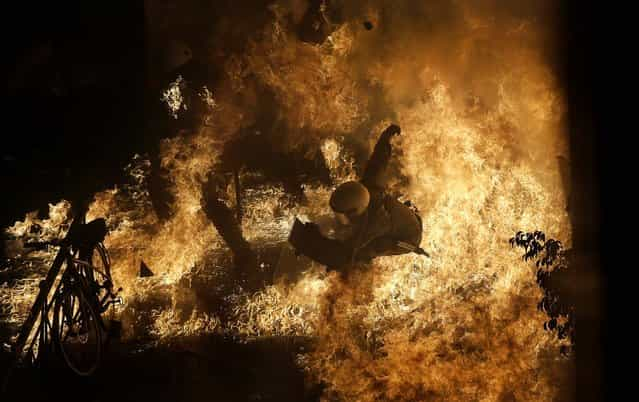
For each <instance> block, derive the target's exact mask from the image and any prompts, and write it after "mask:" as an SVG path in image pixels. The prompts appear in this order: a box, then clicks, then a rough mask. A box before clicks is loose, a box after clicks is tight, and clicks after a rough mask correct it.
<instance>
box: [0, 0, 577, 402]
mask: <svg viewBox="0 0 639 402" xmlns="http://www.w3.org/2000/svg"><path fill="white" fill-rule="evenodd" d="M293 3H294V2H285V1H282V2H278V3H276V5H275V6H273V7H272V19H271V21H270V22H269V23H268V24H267V25H266V26H264V28H263V31H262V35H260V36H259V38H256V39H254V40H253V41H251V42H250V45H249V46H248V48H247V50H246V52H245V53H243V54H236V55H234V56H233V57H231V58H229V59H228V61H227V63H226V66H225V68H226V73H227V76H226V79H224V80H222V83H221V84H220V86H219V87H218V88H213V89H212V90H211V91H209V90H208V89H206V94H207V99H208V100H209V101H207V103H208V104H209V105H211V107H210V109H209V112H208V114H207V115H206V116H202V122H203V124H202V126H201V127H200V128H199V130H198V131H197V132H196V133H194V134H192V135H188V136H178V137H176V138H173V139H166V140H164V141H163V143H162V147H161V161H162V166H163V167H165V168H166V169H167V170H168V172H169V178H170V180H171V185H172V188H171V190H172V193H173V195H174V196H175V203H174V204H173V205H172V215H171V218H170V219H169V220H167V221H164V222H161V221H160V220H159V219H158V218H157V217H156V216H155V213H154V211H153V209H152V207H151V204H150V201H149V195H148V192H146V190H145V180H146V176H145V175H146V174H148V172H147V171H146V170H145V166H147V164H148V162H146V161H145V160H144V159H143V158H141V157H136V158H135V160H134V161H133V162H132V164H131V166H130V167H129V169H128V172H129V174H130V175H131V177H132V178H133V179H132V183H133V184H132V185H131V186H130V188H124V189H123V188H116V189H113V190H110V191H105V192H103V193H99V194H96V195H95V200H94V202H93V204H92V205H91V208H90V212H89V216H88V217H87V218H88V219H92V218H96V217H101V216H104V217H106V218H107V219H108V223H109V226H110V227H111V228H112V230H111V232H110V234H109V236H108V237H107V239H106V246H107V248H108V249H109V251H110V253H111V257H112V260H113V264H114V266H113V268H112V272H113V275H114V281H115V283H116V284H117V286H122V287H123V288H124V292H123V296H124V299H125V301H126V304H125V305H124V306H122V307H121V310H120V311H119V314H120V316H121V318H122V320H123V321H124V325H125V336H128V337H129V338H135V337H139V336H141V335H142V334H144V335H145V336H148V335H151V336H153V337H155V339H157V340H158V341H162V340H166V339H171V338H173V337H181V336H186V335H199V334H205V333H212V332H228V333H232V334H234V335H236V336H240V337H245V338H247V339H249V338H252V337H260V336H271V335H283V336H284V335H285V336H288V335H300V336H309V337H312V338H314V339H315V340H316V347H315V348H314V349H313V350H312V351H307V352H306V353H307V354H306V355H303V356H300V359H299V361H300V364H301V365H303V366H304V368H305V369H306V370H307V372H308V373H309V378H311V379H312V380H322V381H324V382H325V383H326V384H327V385H328V389H327V391H326V395H325V396H326V398H327V400H332V399H330V398H331V397H333V396H335V397H337V398H341V400H357V401H379V400H398V401H399V400H401V401H415V400H442V401H468V400H477V401H479V400H481V401H500V400H510V399H508V398H514V399H512V400H535V401H542V400H548V401H549V400H553V398H554V397H555V396H556V395H558V393H559V392H560V391H561V389H560V387H561V379H562V378H563V375H564V372H563V371H562V370H565V368H564V366H563V365H564V364H566V363H565V361H563V360H562V359H561V358H560V357H559V356H560V355H559V353H558V349H559V346H560V343H561V342H562V341H559V340H557V339H555V338H554V337H553V336H552V335H551V334H549V333H547V332H545V331H544V330H543V322H544V315H543V313H541V312H539V311H537V309H536V304H537V302H538V300H539V299H540V297H541V292H540V290H539V289H538V287H537V285H536V283H535V277H534V271H535V270H534V267H531V266H529V265H528V264H526V263H525V262H523V261H521V260H520V258H519V255H518V252H517V251H516V250H512V249H511V248H510V247H509V246H508V238H509V237H511V236H512V235H514V233H516V232H517V231H518V230H535V229H540V230H543V231H545V232H546V233H547V235H548V236H549V237H552V238H557V239H561V240H562V242H563V243H564V244H566V245H567V246H569V245H570V240H571V229H570V223H569V219H568V215H567V213H566V211H565V207H566V194H565V193H564V189H563V188H562V181H561V180H562V178H561V175H560V169H559V164H558V159H557V157H559V156H561V157H563V158H566V159H569V155H568V147H567V138H566V133H565V130H564V127H563V125H562V118H563V115H564V104H563V95H562V91H561V87H560V85H559V83H558V82H557V78H556V77H555V75H554V73H553V71H552V68H551V60H548V59H547V55H546V54H545V53H544V44H545V43H546V42H545V41H548V40H549V39H548V34H547V32H545V28H544V27H542V26H537V25H535V22H534V21H532V20H527V19H524V18H519V17H514V16H511V17H505V16H502V15H501V14H499V15H498V16H497V17H495V18H493V17H491V15H489V14H488V12H487V11H486V10H483V9H481V8H480V7H478V6H475V5H474V3H473V2H462V3H461V4H459V5H458V9H456V13H457V14H456V15H455V17H454V19H453V20H451V21H450V24H449V25H445V26H444V25H438V24H437V23H434V25H433V26H432V27H431V28H429V29H426V28H423V27H421V25H419V23H420V21H416V18H417V17H416V16H413V17H411V16H408V15H406V13H407V12H408V11H407V7H400V6H398V7H397V9H396V10H397V11H393V12H391V11H389V10H391V9H390V8H389V7H388V5H384V4H383V2H379V1H372V2H369V3H367V5H366V8H365V10H364V11H363V12H365V13H367V15H368V16H369V20H371V21H374V26H375V27H377V26H378V25H381V24H387V25H388V26H391V27H392V28H387V29H377V28H375V29H373V30H366V29H364V28H362V26H361V21H360V20H359V16H358V15H357V13H355V12H354V11H352V10H351V12H352V15H351V14H348V13H347V21H346V22H344V23H343V24H341V25H339V26H337V27H335V30H334V31H333V33H332V34H331V35H330V36H329V37H328V39H327V40H326V41H325V42H324V43H323V44H321V45H314V44H309V43H304V42H301V41H300V40H299V39H297V38H296V37H295V35H294V34H293V33H292V32H290V27H289V26H288V24H289V22H288V20H287V16H288V15H289V14H290V13H291V9H290V8H289V5H290V4H293ZM400 3H401V5H403V6H406V4H405V3H406V2H399V3H398V4H400ZM416 7H417V9H418V12H417V14H418V15H423V13H427V12H429V9H428V6H424V7H426V9H425V10H422V9H420V7H419V6H416ZM381 11H384V12H383V13H382V12H381ZM349 15H350V17H349ZM451 18H452V17H451ZM249 73H251V74H249ZM252 80H257V81H258V82H259V84H260V85H266V86H267V87H268V88H269V89H271V90H272V91H273V92H274V94H275V96H276V99H277V100H278V102H280V104H281V107H282V111H281V116H282V119H283V121H284V122H285V126H286V127H287V130H288V131H287V133H286V138H287V140H288V141H287V143H286V147H288V148H289V149H291V150H296V149H300V148H301V146H303V145H304V146H309V145H310V146H312V147H315V148H317V149H319V150H321V152H322V154H323V155H324V158H325V160H326V165H327V166H328V167H329V168H330V170H331V176H332V177H333V179H334V181H335V183H336V184H338V183H341V182H343V181H346V180H349V179H352V178H353V177H355V175H356V174H355V168H354V166H355V165H356V163H355V156H354V154H355V151H354V150H353V149H350V148H349V145H348V144H352V143H358V144H363V145H365V146H367V147H368V148H369V149H371V148H372V146H373V144H374V143H375V141H376V139H377V136H378V134H379V133H380V132H381V130H382V129H383V128H384V127H385V126H386V125H388V124H389V123H390V122H391V121H394V122H397V123H398V124H399V125H400V126H401V127H402V135H401V136H400V137H399V138H398V142H396V143H395V149H396V150H397V151H396V152H395V154H394V156H393V162H392V163H393V166H391V169H392V171H394V172H395V173H396V175H397V177H400V176H403V177H405V178H407V180H395V181H393V182H392V183H391V190H392V191H395V192H397V193H400V194H403V196H404V198H405V199H411V200H412V201H413V202H414V204H416V205H417V206H418V207H419V209H420V211H421V213H422V217H423V222H424V234H423V241H422V247H423V248H424V249H426V250H428V252H429V253H430V254H431V258H426V257H423V256H417V255H412V254H411V255H404V256H398V257H384V258H379V259H377V260H375V262H374V264H372V266H370V267H366V268H365V269H361V270H359V271H357V272H356V273H353V274H352V275H350V276H349V277H347V278H346V277H341V276H340V275H338V274H336V273H327V272H326V271H325V269H324V268H323V267H320V266H317V265H315V264H311V263H308V261H307V262H305V263H304V264H306V265H305V267H306V268H307V269H306V270H305V272H304V273H303V274H302V275H301V276H300V277H299V278H298V280H297V282H295V283H293V284H290V285H288V286H284V285H282V284H276V285H273V286H269V287H267V288H266V289H264V290H262V291H260V292H258V293H256V294H254V295H252V296H250V297H246V296H242V297H240V296H238V298H237V300H236V304H235V308H234V315H233V317H234V318H233V319H232V320H231V321H230V322H221V321H220V320H219V318H218V317H215V316H214V315H212V314H210V313H209V312H207V308H206V306H205V305H204V304H203V303H202V302H201V301H200V300H199V299H198V296H197V294H196V293H195V292H194V290H193V289H192V286H191V280H192V279H193V278H194V277H195V276H197V275H199V274H201V273H202V272H203V267H204V266H206V267H208V268H207V269H208V271H206V274H207V275H212V277H214V274H215V272H212V271H211V269H212V270H213V271H214V270H215V268H211V267H216V264H218V263H219V264H223V263H224V261H227V260H228V259H227V260H225V259H224V255H225V253H226V251H225V250H226V246H225V244H224V243H223V241H222V239H221V238H220V236H219V235H218V234H217V232H216V230H215V228H214V226H213V225H212V224H211V222H210V221H209V220H208V219H207V217H206V215H205V213H204V212H203V210H202V183H203V182H204V181H205V180H206V175H207V173H208V172H209V171H210V170H211V169H213V168H214V166H215V163H216V162H217V158H218V157H219V154H220V149H221V147H222V145H223V144H224V143H225V142H226V141H227V140H228V139H230V138H232V137H233V136H234V135H235V133H236V132H237V130H238V129H239V128H240V127H244V126H246V125H247V124H249V123H250V122H251V119H252V117H253V115H252V112H251V110H250V106H251V102H252V96H253V93H252V91H253V89H252V88H253V85H254V82H253V81H252ZM373 92H375V94H376V95H374V96H375V97H378V98H379V99H373V95H371V94H372V93H373ZM167 93H169V92H167ZM170 93H172V92H170ZM172 94H173V93H172ZM173 95H175V94H173ZM174 97H175V96H174ZM373 102H381V103H382V104H383V106H379V107H373V106H372V104H373ZM177 111H178V112H179V107H178V109H177ZM204 122H206V124H204ZM347 139H348V140H350V141H346V140H347ZM331 190H332V189H331V188H328V187H323V186H307V187H306V188H305V194H306V196H307V199H308V201H307V202H306V203H304V204H303V205H296V206H290V205H289V204H288V203H284V202H282V199H283V189H282V188H280V187H277V186H269V187H260V188H251V189H246V191H245V192H246V197H245V199H244V202H245V206H244V209H245V211H246V213H245V215H244V217H243V222H242V229H243V231H244V234H245V237H246V238H247V239H248V240H249V241H251V242H252V243H253V244H255V245H257V246H258V247H259V244H266V243H268V244H275V245H277V244H284V243H285V240H286V237H287V235H288V232H289V230H290V227H291V225H292V222H293V219H294V217H295V216H303V217H306V218H307V219H310V220H317V219H320V218H321V217H323V216H326V215H328V214H329V209H328V204H327V200H328V196H329V194H330V192H331ZM231 191H232V189H229V199H233V198H232V197H231V194H230V192H231ZM65 208H68V205H67V204H65V203H61V204H57V206H54V207H52V210H51V213H50V219H49V220H48V221H47V222H46V223H42V222H41V224H43V225H44V226H47V227H48V228H50V230H52V231H53V232H55V231H56V230H57V228H59V226H60V224H61V223H62V222H63V220H61V219H59V218H58V215H60V213H61V212H60V211H62V210H63V209H65ZM34 217H35V215H28V216H27V219H26V220H25V221H24V222H18V223H16V225H15V226H13V227H12V228H10V231H11V232H12V233H13V234H15V235H16V236H17V237H19V236H20V235H21V234H24V233H23V232H24V230H26V229H25V228H26V227H28V226H29V225H30V223H31V222H32V221H33V219H35V218H34ZM47 230H48V229H47ZM53 232H52V233H53ZM56 233H57V232H56ZM298 260H299V261H302V259H298ZM140 261H144V262H145V263H146V264H147V265H148V266H149V267H151V269H152V270H153V271H154V273H155V276H153V277H150V278H138V276H137V273H138V270H139V264H140ZM300 264H302V262H300ZM211 281H212V282H214V279H212V280H211ZM29 289H30V290H26V288H25V290H23V292H34V291H35V290H36V289H35V288H33V289H31V288H29ZM11 291H12V290H11V289H8V288H6V289H5V288H0V292H1V293H2V294H6V292H11ZM14 292H15V291H14ZM31 296H34V293H31ZM23 304H24V305H23V306H21V307H20V306H17V305H16V304H15V303H14V306H13V308H14V314H16V317H18V316H19V314H21V312H23V311H25V310H22V309H26V308H27V307H28V304H27V303H26V302H25V303H23Z"/></svg>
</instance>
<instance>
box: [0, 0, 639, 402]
mask: <svg viewBox="0 0 639 402" xmlns="http://www.w3.org/2000/svg"><path fill="white" fill-rule="evenodd" d="M89 4H90V5H89ZM100 4H101V5H95V4H94V3H92V2H82V3H80V2H42V3H41V4H37V5H36V4H32V3H26V2H18V3H12V4H11V5H3V15H4V20H5V21H7V22H9V24H5V26H4V29H5V30H6V32H5V34H4V35H3V37H4V39H5V41H6V46H5V52H8V57H5V60H8V62H7V63H6V66H5V67H6V68H5V73H4V76H5V80H6V83H7V84H6V86H5V88H6V91H7V93H6V100H7V102H5V103H4V104H5V106H4V113H3V114H4V121H3V123H4V124H3V133H2V140H1V141H2V142H1V145H0V164H1V165H0V167H1V170H0V172H1V173H0V174H1V176H0V180H1V181H0V194H2V196H1V197H0V225H2V227H5V226H7V225H8V224H10V223H12V222H14V221H15V220H17V219H21V218H22V217H23V216H24V213H26V212H28V211H31V210H35V209H41V210H44V211H46V205H47V203H49V202H57V201H58V200H60V199H62V198H65V199H69V200H77V199H83V198H87V197H90V196H91V195H92V194H93V193H95V192H96V191H98V190H101V189H105V188H109V187H112V186H113V185H114V184H117V183H118V182H120V181H121V180H123V177H122V176H123V175H122V168H123V166H124V165H126V163H128V161H129V160H130V158H131V157H132V155H133V154H134V153H148V154H149V155H154V154H157V146H158V141H159V139H160V138H163V137H167V136H169V135H170V134H171V121H170V118H169V117H168V113H166V112H165V111H163V110H162V109H161V107H162V105H161V104H160V100H159V95H158V94H159V92H158V91H157V88H156V85H157V80H155V78H156V77H154V79H153V80H151V79H150V78H149V76H148V73H147V72H148V65H147V62H148V60H149V57H148V48H149V47H148V43H146V41H145V16H144V2H143V1H140V0H127V1H110V2H108V3H104V4H102V3H100ZM620 14H624V10H604V9H602V8H601V6H599V5H597V4H595V3H594V2H585V1H568V2H564V6H563V15H562V21H563V23H562V26H561V30H562V32H563V41H562V43H561V45H560V48H559V50H560V54H561V56H562V59H563V64H562V68H561V69H560V70H561V71H562V72H563V77H562V80H563V82H564V85H565V88H566V94H567V101H568V105H569V118H568V121H569V131H570V138H571V152H572V156H571V159H572V167H571V169H572V175H573V183H572V198H571V206H572V212H571V214H572V216H571V218H572V222H573V227H574V234H575V239H574V247H575V250H576V251H577V253H578V254H579V255H581V256H582V257H583V258H582V259H581V261H582V262H581V264H582V265H583V266H580V269H579V272H582V273H583V274H584V277H586V278H587V277H588V275H590V277H592V278H599V279H596V280H595V282H596V284H597V286H595V287H594V288H593V290H592V291H591V292H585V293H584V294H583V295H582V300H583V305H582V308H579V307H578V311H579V312H580V314H579V318H578V338H577V364H576V366H577V388H576V392H577V400H579V401H587V400H604V399H607V398H604V392H611V391H612V390H613V388H614V387H613V386H612V384H613V383H612V376H611V375H609V374H606V373H609V371H607V370H606V369H607V368H610V367H611V366H612V360H611V358H612V352H610V351H609V350H608V349H607V347H604V345H607V344H608V341H609V340H611V338H612V335H611V333H612V332H611V330H610V329H609V328H611V327H613V326H612V322H613V320H612V318H611V317H612V315H610V314H609V313H610V312H611V310H612V309H611V308H610V307H609V305H608V303H607V300H608V299H607V295H608V293H609V292H611V291H610V290H609V287H608V284H609V278H610V274H611V272H613V270H612V269H611V268H610V267H613V266H618V262H619V261H617V260H615V258H617V259H618V258H619V257H615V256H618V248H619V246H618V245H616V243H615V241H616V240H614V239H616V238H617V237H618V236H619V235H616V236H614V235H613V233H615V231H614V229H615V228H613V227H612V223H613V222H614V220H613V219H612V218H611V217H610V216H609V214H608V211H610V210H612V209H616V208H617V207H616V206H615V205H613V204H614V203H615V202H616V200H614V199H613V196H612V194H613V192H612V189H613V188H614V184H613V183H614V176H616V175H618V174H620V172H618V171H616V170H615V171H613V170H612V169H611V168H607V166H608V161H609V160H611V159H616V158H612V157H611V156H612V152H613V151H614V152H615V154H616V151H617V148H623V147H624V146H623V145H621V143H620V142H619V141H618V139H619V136H620V135H623V134H632V133H631V132H627V130H626V129H625V128H623V127H620V124H621V120H620V118H621V116H622V115H623V113H621V112H620V110H619V109H618V108H619V105H618V100H619V99H621V97H620V96H618V93H619V92H622V93H623V92H625V91H624V84H623V83H620V82H619V80H620V79H619V76H620V72H619V71H618V70H617V68H616V66H617V63H618V62H619V61H622V64H624V62H623V60H625V59H626V57H627V56H626V54H625V53H627V52H628V49H625V53H618V52H617V50H616V47H615V44H618V43H619V41H620V40H621V39H622V38H620V37H619V36H618V34H617V33H616V32H617V31H616V30H614V27H615V26H618V25H623V24H622V23H621V22H620V19H619V17H620ZM160 81H161V80H160ZM149 127H152V129H149ZM621 133H622V134H621ZM612 138H615V140H614V141H613V140H612ZM613 145H614V146H615V148H614V149H613V148H612V147H613ZM604 167H606V168H605V169H604ZM633 186H634V184H633ZM604 234H606V236H604ZM600 262H601V263H600ZM608 396H609V395H608Z"/></svg>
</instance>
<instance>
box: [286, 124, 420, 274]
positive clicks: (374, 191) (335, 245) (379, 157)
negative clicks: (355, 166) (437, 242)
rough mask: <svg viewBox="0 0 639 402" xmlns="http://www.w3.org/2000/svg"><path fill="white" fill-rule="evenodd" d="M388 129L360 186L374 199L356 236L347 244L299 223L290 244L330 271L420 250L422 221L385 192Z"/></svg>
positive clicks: (389, 133)
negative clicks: (364, 187)
mask: <svg viewBox="0 0 639 402" xmlns="http://www.w3.org/2000/svg"><path fill="white" fill-rule="evenodd" d="M389 129H390V127H389ZM389 129H387V130H385V131H384V132H383V133H382V134H381V136H380V138H379V140H378V141H377V144H376V145H375V149H374V150H373V154H372V155H371V157H370V159H369V161H368V164H367V166H366V170H365V171H364V175H363V176H362V179H361V183H362V184H364V185H365V186H366V188H367V189H368V191H369V193H370V196H371V198H370V202H369V205H368V208H367V209H366V211H365V212H364V213H363V214H362V215H361V216H359V217H358V219H357V221H356V222H353V225H354V228H353V229H354V230H353V235H352V236H351V237H349V238H347V239H346V240H345V241H340V240H335V239H329V238H326V237H324V236H323V235H322V234H321V233H320V232H319V228H318V227H317V225H315V224H312V223H310V224H302V223H301V222H299V221H297V222H296V223H295V225H294V227H293V231H292V232H291V236H290V237H289V241H290V242H291V244H292V245H293V246H294V247H295V248H296V249H297V251H298V252H299V253H301V254H305V255H306V256H308V257H309V258H312V259H314V260H316V261H318V262H320V263H322V264H325V265H327V266H328V267H330V268H341V267H344V266H347V265H350V264H352V263H356V262H369V261H370V260H371V259H373V258H375V257H379V256H383V255H396V254H404V253H408V252H411V251H415V250H421V249H419V244H420V242H421V239H422V221H421V218H420V217H419V215H417V214H416V213H415V211H414V210H413V209H412V208H410V207H409V206H408V205H406V204H403V203H401V202H399V201H398V200H397V199H395V198H394V197H391V196H390V195H388V194H387V193H386V191H385V178H384V176H385V171H386V168H387V166H388V162H389V160H390V156H391V149H392V147H391V144H390V139H391V137H392V135H393V132H392V131H390V130H389Z"/></svg>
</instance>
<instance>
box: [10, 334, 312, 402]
mask: <svg viewBox="0 0 639 402" xmlns="http://www.w3.org/2000/svg"><path fill="white" fill-rule="evenodd" d="M111 346H112V347H111V349H110V352H109V353H108V354H107V356H106V358H105V360H104V362H103V365H102V367H101V368H100V369H99V371H98V372H96V374H95V375H94V376H92V377H89V378H81V377H77V376H75V375H73V374H70V372H69V371H68V370H67V369H66V368H65V367H64V366H62V365H60V364H59V363H55V362H54V363H51V367H49V368H46V369H27V368H21V369H17V370H15V371H14V373H13V375H12V377H11V381H10V385H9V389H8V394H7V395H6V396H3V398H2V400H3V401H50V400H66V401H83V402H98V401H118V402H125V401H229V402H231V401H278V402H285V401H296V402H302V401H315V400H318V397H317V393H318V392H317V391H318V388H317V387H312V386H305V380H304V376H303V373H302V372H301V371H300V370H299V369H298V368H297V367H296V365H295V361H294V358H295V354H296V353H297V352H298V351H299V350H300V348H303V347H308V342H307V341H306V340H302V339H292V338H267V339H260V340H259V341H255V342H249V343H246V344H240V343H237V342H234V341H232V340H230V339H224V338H220V337H214V336H208V337H200V338H192V339H186V340H183V341H181V343H180V344H179V345H177V344H174V345H166V346H160V347H154V348H147V349H143V348H141V347H140V345H134V344H113V345H111ZM7 363H8V355H6V354H3V355H2V360H1V363H0V364H2V368H3V373H4V371H5V370H4V369H6V366H7ZM5 398H6V399H5Z"/></svg>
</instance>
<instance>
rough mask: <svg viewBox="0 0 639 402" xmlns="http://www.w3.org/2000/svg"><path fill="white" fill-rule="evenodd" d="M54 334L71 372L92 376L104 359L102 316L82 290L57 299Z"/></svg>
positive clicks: (76, 290)
mask: <svg viewBox="0 0 639 402" xmlns="http://www.w3.org/2000/svg"><path fill="white" fill-rule="evenodd" d="M52 332H53V339H54V342H55V344H56V346H57V348H58V350H59V352H60V354H61V355H62V357H63V358H64V361H65V362H66V363H67V365H68V366H69V368H70V369H71V370H73V371H74V372H75V373H76V374H78V375H81V376H87V375H91V374H93V372H94V371H95V370H96V369H97V368H98V366H99V365H100V360H101V358H102V330H101V325H100V322H99V315H98V314H97V313H96V311H95V309H94V308H93V306H92V304H91V303H90V302H89V301H88V300H87V299H86V297H85V296H84V294H83V293H82V291H81V290H80V289H79V288H77V287H74V288H68V289H63V290H62V292H61V293H60V294H59V295H58V297H57V299H56V301H55V306H54V312H53V331H52Z"/></svg>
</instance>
